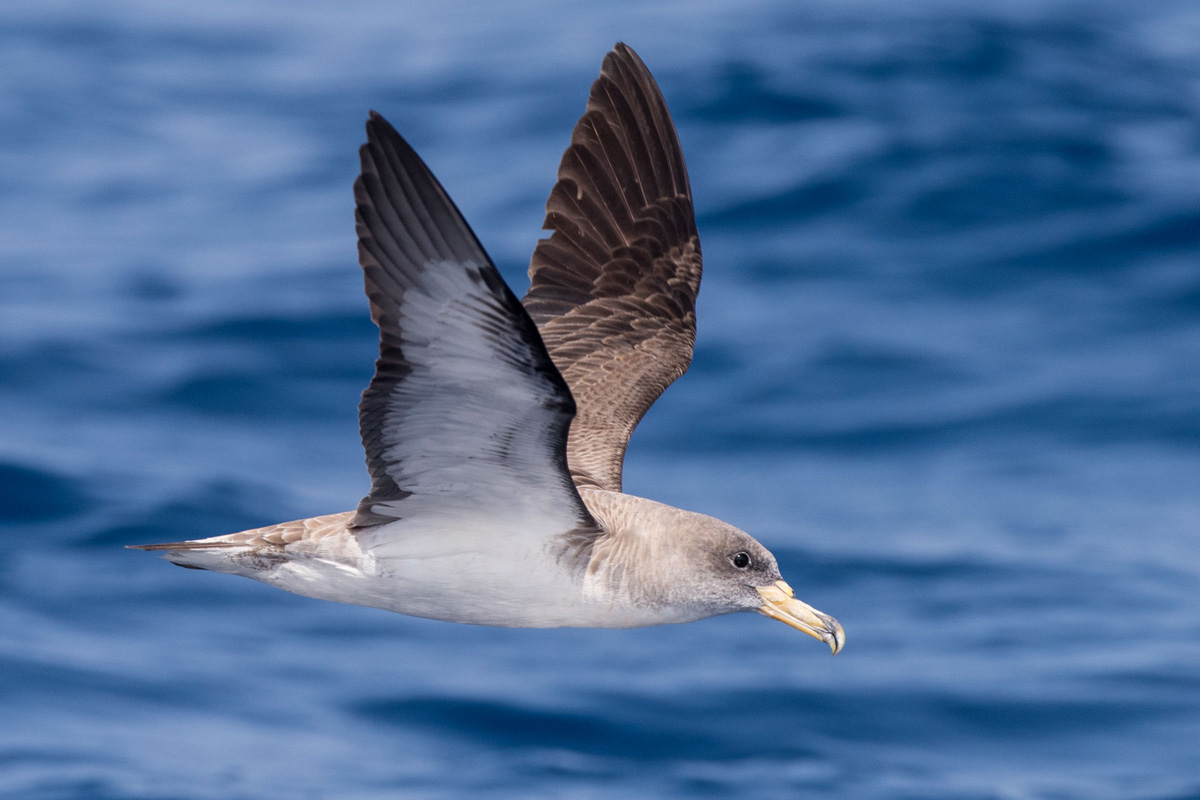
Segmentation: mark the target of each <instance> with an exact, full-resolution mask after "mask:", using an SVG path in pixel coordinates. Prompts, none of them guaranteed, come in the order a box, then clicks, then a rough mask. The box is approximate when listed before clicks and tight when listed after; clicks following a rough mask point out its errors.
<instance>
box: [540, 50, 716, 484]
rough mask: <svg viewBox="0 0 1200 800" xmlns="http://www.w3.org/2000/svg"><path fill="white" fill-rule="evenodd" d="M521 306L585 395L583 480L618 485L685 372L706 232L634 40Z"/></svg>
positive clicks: (582, 146) (587, 123)
mask: <svg viewBox="0 0 1200 800" xmlns="http://www.w3.org/2000/svg"><path fill="white" fill-rule="evenodd" d="M543 227H544V228H546V229H547V230H552V231H554V233H553V234H552V235H551V236H550V238H549V239H543V240H541V241H540V242H538V246H537V249H536V250H534V253H533V260H532V262H531V263H530V266H529V277H530V280H531V285H530V288H529V293H528V294H526V295H525V299H524V301H523V302H524V304H525V308H526V309H527V310H528V311H529V315H530V316H531V317H532V318H533V319H534V321H535V322H536V323H537V325H538V328H539V329H540V330H541V333H542V340H543V341H544V342H545V343H546V348H547V349H548V350H549V351H550V356H551V357H552V358H553V359H554V363H555V364H556V365H557V366H558V368H559V369H560V370H561V371H562V374H563V377H565V378H566V380H567V384H568V385H569V386H570V387H571V392H572V394H573V395H574V396H575V401H576V403H578V415H577V416H576V417H575V421H574V423H573V424H572V426H571V430H570V438H569V440H568V442H567V461H568V464H569V466H570V469H571V475H572V477H573V478H574V480H575V483H576V484H577V485H579V486H585V485H591V486H599V487H601V488H605V489H611V490H613V491H620V490H621V464H622V462H623V461H624V458H625V447H626V445H627V444H628V442H629V436H630V435H631V434H632V433H633V429H634V427H635V426H636V425H637V424H638V422H639V421H640V420H641V418H642V416H643V415H644V414H645V413H646V410H647V409H648V408H650V406H651V404H653V403H654V401H655V400H656V399H658V396H659V395H660V394H662V392H663V390H664V389H666V388H667V387H668V386H670V385H671V383H672V382H673V381H674V380H675V379H676V378H678V377H679V376H680V375H682V374H683V373H684V372H685V371H687V368H688V365H689V364H690V363H691V360H692V345H693V343H694V342H695V339H696V306H695V304H696V292H697V291H699V289H700V272H701V259H700V239H699V237H698V236H697V234H696V218H695V215H694V213H693V211H692V194H691V188H690V186H689V185H688V177H687V167H686V166H685V165H684V162H683V151H682V150H681V149H680V147H679V137H678V136H677V135H676V133H675V125H674V123H672V122H671V115H670V113H669V112H668V111H667V105H666V102H665V101H664V100H663V96H662V92H661V91H660V90H659V88H658V84H656V83H655V82H654V78H653V77H651V75H650V71H649V70H647V69H646V65H645V64H643V63H642V60H641V59H640V58H638V56H637V54H636V53H634V52H633V50H631V49H630V48H629V47H627V46H626V45H624V44H620V43H618V44H617V46H616V47H615V48H614V49H613V51H612V52H611V53H609V54H608V55H607V56H606V57H605V59H604V65H603V67H602V68H601V70H600V77H599V78H597V79H596V82H595V83H593V84H592V90H591V95H590V96H589V98H588V105H587V111H586V112H585V113H584V115H583V116H582V117H581V118H580V119H579V122H578V123H576V125H575V130H574V132H573V133H572V134H571V146H570V147H568V148H567V151H566V152H565V153H564V154H563V158H562V163H561V164H560V166H559V168H558V183H556V184H555V185H554V189H553V190H552V191H551V192H550V199H549V200H548V201H547V202H546V221H545V224H544V225H543Z"/></svg>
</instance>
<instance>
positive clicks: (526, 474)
mask: <svg viewBox="0 0 1200 800" xmlns="http://www.w3.org/2000/svg"><path fill="white" fill-rule="evenodd" d="M359 155H360V157H361V160H362V175H361V176H360V177H359V178H358V180H357V181H356V182H355V184H354V197H355V200H356V201H357V204H358V208H357V211H356V213H355V218H356V220H357V223H358V224H357V229H358V254H359V262H360V263H361V264H362V268H363V273H364V276H365V281H366V290H367V297H368V298H369V299H370V302H371V318H372V319H373V320H374V321H375V323H376V324H377V325H378V326H379V334H380V335H379V359H378V360H377V361H376V362H375V376H374V377H373V378H372V379H371V383H370V385H369V386H368V387H367V389H366V391H365V392H363V397H362V403H361V404H360V405H359V425H360V428H361V432H362V439H363V446H364V448H365V449H366V452H367V469H368V470H369V471H370V473H371V493H370V494H369V495H367V496H366V497H365V498H363V500H362V502H361V503H359V506H358V511H357V513H356V514H355V517H354V521H353V523H352V527H356V528H365V527H367V526H372V525H377V524H379V523H383V522H391V521H393V520H397V519H404V520H413V521H418V520H434V521H435V522H436V524H437V525H438V526H439V527H440V528H445V529H446V530H447V531H452V530H453V529H454V528H455V526H456V525H457V524H459V523H461V522H462V521H469V522H470V523H471V524H474V525H476V526H478V525H479V524H480V522H481V521H484V522H486V521H489V520H490V521H492V522H495V523H496V527H497V529H507V530H526V526H528V527H529V530H528V532H529V533H531V534H533V535H551V534H555V533H561V532H564V531H567V530H571V529H579V528H581V527H582V528H591V527H593V526H592V524H591V517H590V516H589V514H588V512H587V510H586V509H585V507H584V505H583V503H582V501H581V500H580V498H579V494H578V492H577V491H576V489H575V487H574V485H573V484H572V482H571V480H570V477H569V475H568V472H567V466H566V450H565V446H566V438H567V428H568V426H569V425H570V422H571V417H572V415H573V414H574V412H575V404H574V401H573V400H572V399H571V393H570V391H569V390H568V389H567V385H566V383H564V381H563V379H562V376H561V375H560V374H559V372H558V370H557V369H556V368H555V366H554V363H553V362H552V361H551V360H550V357H549V355H547V353H546V348H545V347H544V345H543V344H542V341H541V339H540V337H539V336H538V332H537V328H536V327H535V326H534V324H533V322H532V321H531V320H530V319H529V315H528V314H527V313H526V312H525V310H524V308H522V306H521V304H520V303H519V302H518V301H517V299H516V297H514V296H513V294H512V292H511V291H509V289H508V287H507V286H506V285H505V284H504V281H503V279H502V278H501V277H500V273H499V272H497V271H496V268H495V267H494V266H493V265H492V263H491V260H490V259H489V258H488V256H487V254H486V253H485V252H484V251H483V248H482V247H481V246H480V244H479V241H478V240H477V239H476V238H475V234H474V233H472V232H471V229H470V228H469V227H468V226H467V223H466V221H465V220H463V218H462V215H461V214H460V213H459V212H458V209H457V208H455V206H454V203H453V202H452V201H451V200H450V198H449V197H448V196H447V194H446V192H445V190H443V189H442V187H441V185H440V184H439V183H438V182H437V179H436V178H434V177H433V174H432V173H431V172H430V171H429V168H428V167H426V166H425V164H424V163H423V162H422V161H421V159H420V158H419V157H418V156H417V154H416V153H415V152H413V150H412V148H411V147H409V146H408V144H407V143H406V142H405V141H404V140H403V139H402V138H401V137H400V135H399V134H398V133H396V131H395V130H394V129H393V128H392V126H391V125H389V124H388V122H387V121H386V120H385V119H383V117H381V116H379V115H378V114H376V113H374V112H372V113H371V117H370V119H369V120H368V122H367V143H366V144H365V145H363V146H362V148H361V149H360V151H359ZM397 530H398V532H399V533H400V534H401V535H402V532H403V528H400V529H397Z"/></svg>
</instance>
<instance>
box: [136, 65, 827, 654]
mask: <svg viewBox="0 0 1200 800" xmlns="http://www.w3.org/2000/svg"><path fill="white" fill-rule="evenodd" d="M366 128H367V143H366V144H365V145H363V146H362V148H361V149H360V150H359V155H360V158H361V161H362V173H361V175H360V176H359V178H358V179H357V180H356V181H355V184H354V198H355V201H356V204H357V209H356V213H355V220H356V223H357V225H356V228H357V233H358V256H359V263H360V264H361V265H362V269H363V273H364V277H365V283H366V293H367V297H368V298H369V300H370V306H371V318H372V320H374V321H375V323H376V324H377V325H378V326H379V332H380V342H379V358H378V359H377V360H376V362H375V375H374V377H372V379H371V382H370V385H368V386H367V389H366V391H364V392H363V395H362V402H361V403H360V404H359V425H360V430H361V433H362V441H363V446H364V448H365V450H366V456H367V458H366V461H367V469H368V471H369V472H370V475H371V490H370V493H369V494H368V495H367V496H366V497H364V498H363V499H362V501H361V502H360V503H359V504H358V508H357V509H355V510H354V511H346V512H343V513H340V514H331V515H328V516H321V517H312V518H310V519H303V520H297V521H295V522H284V523H280V524H278V525H270V526H268V527H265V528H256V529H254V530H249V531H243V532H241V533H234V534H229V535H225V536H215V537H212V538H208V539H199V540H195V541H186V542H172V543H169V544H151V545H139V546H137V549H142V550H153V551H159V552H161V553H162V554H163V556H164V557H165V558H166V559H167V560H169V561H171V562H173V563H175V564H178V565H180V566H184V567H192V568H198V569H207V570H214V571H217V572H229V573H233V574H235V575H244V576H245V577H247V578H253V579H255V580H258V581H262V582H263V583H268V584H270V585H272V586H276V587H278V588H280V589H284V590H286V591H289V592H295V593H296V594H301V595H305V596H307V597H315V598H320V599H323V600H333V601H337V602H341V603H353V604H358V605H364V606H372V607H376V608H383V609H387V610H389V611H396V612H398V613H401V614H409V615H412V616H417V617H427V618H431V619H440V620H447V621H451V622H464V623H473V624H477V625H497V626H511V627H562V626H571V627H596V628H626V627H641V626H646V625H662V624H668V623H679V622H691V621H693V620H698V619H703V618H705V617H711V616H715V615H717V614H728V613H732V612H735V611H757V612H760V613H762V614H765V615H766V616H768V617H772V618H774V619H778V620H781V621H782V622H785V623H787V624H788V625H791V626H792V627H794V628H797V629H799V630H801V631H803V632H805V633H807V634H809V635H811V636H814V637H816V638H818V639H821V640H822V641H824V642H825V643H826V644H828V645H829V647H830V649H831V650H832V651H833V653H834V654H835V655H836V654H837V652H838V651H839V650H840V649H841V648H842V645H843V644H844V642H845V634H844V633H843V632H842V627H841V625H839V624H838V622H837V621H836V620H834V619H833V618H832V617H830V616H828V615H826V614H823V613H821V612H819V611H817V610H816V609H814V608H812V607H811V606H809V605H807V604H806V603H803V602H801V601H800V600H798V599H796V598H795V597H794V596H793V593H792V589H791V588H790V587H789V586H788V584H787V583H785V582H784V580H783V578H782V576H781V575H780V573H779V566H778V564H777V563H776V561H775V557H774V556H773V555H771V553H770V552H769V551H768V550H767V549H766V548H765V547H763V546H762V545H761V544H759V543H758V542H757V541H755V540H754V539H753V538H751V536H750V535H749V534H747V533H745V532H744V531H742V530H740V529H738V528H735V527H734V526H732V525H729V524H728V523H725V522H722V521H721V520H718V519H715V518H713V517H709V516H705V515H704V514H698V513H696V512H693V511H684V510H682V509H678V508H673V507H671V506H667V505H664V504H662V503H657V502H655V501H653V500H647V499H645V498H641V497H635V496H633V495H629V494H624V493H623V492H622V490H621V465H622V462H623V460H624V457H625V447H626V445H627V443H628V441H629V437H630V435H631V434H632V433H633V429H634V427H635V426H636V425H637V423H638V421H639V420H640V419H641V418H642V415H643V414H645V413H646V410H647V409H648V408H649V407H650V405H651V404H652V403H653V402H654V401H655V400H656V399H657V398H658V396H659V395H660V394H662V392H663V390H664V389H666V388H667V386H669V385H670V384H671V383H672V382H673V381H674V380H675V379H676V378H678V377H679V376H680V375H682V374H683V373H684V372H685V371H686V370H687V368H688V365H689V364H690V363H691V359H692V346H693V343H694V341H695V336H696V313H695V301H696V292H697V291H698V290H699V288H700V272H701V257H700V240H699V238H698V236H697V233H696V220H695V215H694V212H693V210H692V196H691V188H690V186H689V184H688V175H687V169H686V167H685V165H684V160H683V152H682V150H681V149H680V146H679V139H678V136H677V134H676V132H675V126H674V123H673V122H672V121H671V115H670V113H669V112H668V111H667V106H666V101H665V100H664V99H663V96H662V93H661V91H660V90H659V88H658V85H657V84H656V83H655V81H654V78H653V77H651V75H650V72H649V70H647V68H646V65H645V64H643V63H642V60H641V59H640V58H639V57H638V56H637V54H636V53H634V52H633V50H632V49H630V48H629V47H627V46H626V45H624V44H620V43H618V44H617V45H616V47H615V48H614V49H613V51H612V52H610V53H609V54H608V55H607V56H606V57H605V59H604V64H603V67H602V68H601V71H600V77H599V78H598V79H597V80H596V82H595V83H594V84H592V88H591V94H590V96H589V98H588V105H587V110H586V112H585V113H584V115H583V116H582V117H581V118H580V120H579V122H578V123H577V124H576V125H575V129H574V132H573V133H572V135H571V144H570V146H569V147H568V148H567V150H566V152H565V153H564V155H563V158H562V163H561V165H560V166H559V170H558V181H557V183H555V185H554V188H553V189H552V190H551V192H550V199H549V200H548V201H547V203H546V221H545V225H544V228H545V229H546V230H549V231H552V234H551V235H550V237H549V238H547V239H542V240H540V241H539V242H538V244H537V248H536V249H535V250H534V253H533V259H532V263H531V264H530V267H529V277H530V281H531V285H530V288H529V292H528V293H527V294H526V295H525V298H524V300H520V301H519V300H517V298H516V296H515V295H514V294H513V293H512V291H511V290H510V289H509V288H508V286H507V285H506V284H505V283H504V280H503V279H502V278H501V276H500V273H499V272H498V271H497V270H496V267H495V266H494V265H493V264H492V261H491V259H490V258H488V255H487V253H486V252H484V249H483V246H482V245H480V243H479V240H478V239H476V237H475V234H474V233H473V232H472V231H471V228H470V227H469V226H468V225H467V223H466V221H465V220H464V219H463V217H462V215H461V214H460V213H459V211H458V209H457V208H456V207H455V205H454V203H453V202H452V201H451V200H450V197H449V196H448V195H447V194H446V192H445V190H444V189H443V188H442V186H441V184H439V183H438V181H437V179H436V178H435V177H434V176H433V173H431V172H430V171H429V168H428V167H426V166H425V163H424V162H423V161H422V160H421V159H420V157H418V156H417V154H416V153H415V152H414V151H413V149H412V148H411V147H409V145H408V144H407V143H406V142H405V141H404V139H402V138H401V137H400V135H399V134H398V133H396V131H395V129H393V128H392V126H391V125H390V124H389V123H388V122H387V121H386V120H385V119H384V118H383V117H382V116H380V115H379V114H376V113H375V112H371V114H370V118H369V119H368V121H367V125H366Z"/></svg>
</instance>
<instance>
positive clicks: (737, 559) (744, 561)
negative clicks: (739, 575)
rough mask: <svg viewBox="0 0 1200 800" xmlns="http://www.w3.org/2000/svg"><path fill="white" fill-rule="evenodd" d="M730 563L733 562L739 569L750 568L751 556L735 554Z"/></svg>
mask: <svg viewBox="0 0 1200 800" xmlns="http://www.w3.org/2000/svg"><path fill="white" fill-rule="evenodd" d="M730 561H732V562H733V565H734V566H735V567H737V568H738V569H745V568H746V567H748V566H750V554H749V553H734V554H733V558H731V559H730Z"/></svg>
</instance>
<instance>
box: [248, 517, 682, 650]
mask: <svg viewBox="0 0 1200 800" xmlns="http://www.w3.org/2000/svg"><path fill="white" fill-rule="evenodd" d="M339 538H340V537H339ZM513 538H514V537H506V536H496V535H495V532H494V531H492V532H491V536H489V537H487V538H482V537H478V536H464V535H462V534H459V535H457V536H447V535H445V533H444V532H442V533H440V534H436V535H435V534H431V535H430V536H427V537H423V536H419V535H417V536H414V535H411V533H410V534H409V535H406V536H404V537H402V538H398V539H388V540H387V542H388V543H387V545H386V546H379V547H374V548H372V547H371V546H370V545H369V544H368V545H367V546H366V547H362V546H360V544H359V543H358V542H357V541H356V540H355V539H354V538H353V537H350V536H347V537H346V538H344V539H341V541H338V542H336V543H335V542H331V541H329V540H326V541H325V542H323V543H322V544H323V547H322V548H321V549H320V551H316V552H297V553H295V554H294V555H293V556H292V557H291V558H289V559H288V560H286V561H282V562H281V563H279V564H278V565H276V566H273V567H272V568H271V569H268V570H262V571H258V572H256V573H255V574H248V575H247V577H253V578H255V579H257V580H260V581H262V582H264V583H268V584H270V585H272V586H275V587H277V588H280V589H284V590H286V591H289V592H294V593H296V594H301V595H304V596H306V597H315V598H318V599H322V600H332V601H335V602H339V603H352V604H355V605H363V606H371V607H374V608H382V609H385V610H388V611H395V612H397V613H399V614H407V615H409V616H414V617H426V618H429V619H439V620H446V621H449V622H462V623H470V624H475V625H495V626H502V627H530V628H552V627H599V628H629V627H641V626H644V625H655V624H663V623H664V622H675V621H683V620H674V619H663V618H662V617H661V610H659V611H658V612H657V613H656V612H655V611H654V610H652V609H646V608H637V607H630V606H629V605H627V604H623V603H620V602H618V601H616V600H615V599H614V598H604V597H599V596H596V595H595V593H594V592H590V593H589V592H585V591H584V581H583V576H582V575H580V574H578V573H577V572H576V571H573V570H572V569H571V568H570V567H569V566H568V565H566V564H565V563H562V562H560V561H559V560H558V559H557V558H556V557H555V556H554V554H552V553H549V552H546V549H547V548H546V547H545V544H544V543H542V542H537V543H534V542H530V543H528V544H527V545H526V546H523V547H514V544H515V542H514V540H513ZM489 540H490V541H489ZM492 541H494V542H495V545H496V546H489V545H490V543H491V542H492ZM518 541H520V540H519V539H518ZM456 544H457V545H458V546H457V547H456V546H455V545H456ZM242 574H247V573H242Z"/></svg>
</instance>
